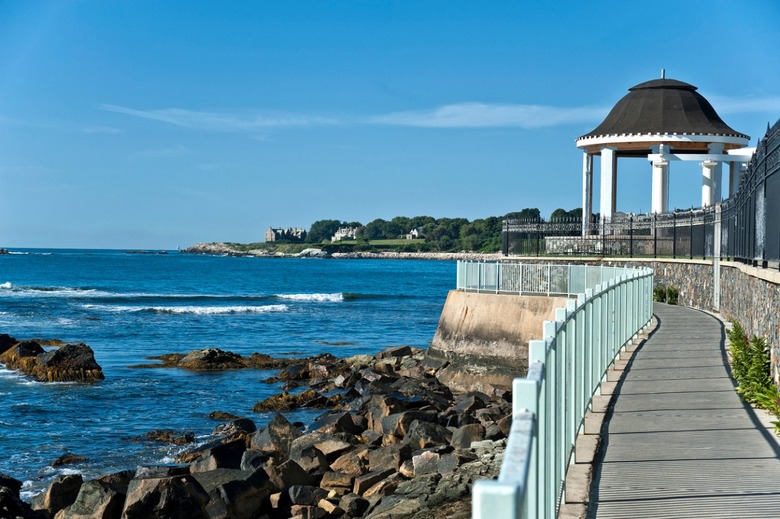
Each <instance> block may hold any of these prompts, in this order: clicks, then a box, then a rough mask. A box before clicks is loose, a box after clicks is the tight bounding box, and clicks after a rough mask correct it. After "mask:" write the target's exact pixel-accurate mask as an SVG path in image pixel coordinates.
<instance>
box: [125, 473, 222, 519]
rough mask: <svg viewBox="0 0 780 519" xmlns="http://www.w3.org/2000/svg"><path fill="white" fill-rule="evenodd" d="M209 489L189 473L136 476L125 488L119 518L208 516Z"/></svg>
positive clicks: (196, 518)
mask: <svg viewBox="0 0 780 519" xmlns="http://www.w3.org/2000/svg"><path fill="white" fill-rule="evenodd" d="M208 501H209V495H208V493H207V492H206V491H205V490H204V489H203V487H202V486H201V485H200V483H198V481H197V480H196V479H195V478H194V477H193V476H191V475H181V476H172V477H167V478H144V479H140V478H136V479H133V480H132V481H130V485H129V486H128V488H127V497H126V499H125V507H124V509H123V511H122V519H149V518H168V517H171V518H172V517H187V518H188V519H208V517H209V516H208V513H207V512H206V504H207V503H208Z"/></svg>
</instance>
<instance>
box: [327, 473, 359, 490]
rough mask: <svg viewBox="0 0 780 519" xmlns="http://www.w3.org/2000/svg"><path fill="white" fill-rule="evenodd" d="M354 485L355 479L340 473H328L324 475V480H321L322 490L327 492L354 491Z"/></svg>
mask: <svg viewBox="0 0 780 519" xmlns="http://www.w3.org/2000/svg"><path fill="white" fill-rule="evenodd" d="M354 483H355V477H354V476H350V475H349V474H342V473H340V472H326V473H325V474H323V475H322V480H320V488H324V489H326V490H335V489H349V490H352V485H353V484H354Z"/></svg>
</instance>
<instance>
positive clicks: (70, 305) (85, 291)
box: [0, 250, 455, 496]
mask: <svg viewBox="0 0 780 519" xmlns="http://www.w3.org/2000/svg"><path fill="white" fill-rule="evenodd" d="M454 283H455V263H454V262H445V261H423V260H420V261H415V260H321V259H290V258H236V257H215V256H196V255H187V254H178V253H176V252H171V253H169V254H164V255H161V254H128V253H125V252H123V251H104V250H12V254H10V255H2V256H0V333H8V334H9V335H12V336H14V337H16V338H17V339H29V338H40V339H49V338H57V339H61V340H64V341H68V342H85V343H87V344H89V345H90V346H91V347H92V349H93V350H94V351H95V358H96V360H97V361H98V363H99V364H100V365H101V366H102V367H103V371H104V373H105V376H106V380H105V381H102V382H100V383H96V384H72V383H58V384H44V383H40V382H35V381H33V380H31V379H29V378H27V377H24V376H21V375H19V374H18V373H15V372H11V371H9V370H6V369H4V368H2V367H0V399H2V400H0V401H2V405H0V472H2V473H6V474H8V475H11V476H13V477H16V478H17V479H21V480H24V481H25V488H24V489H23V491H24V492H25V493H26V494H25V495H27V496H29V495H32V494H34V493H36V492H38V491H40V490H41V489H43V488H44V487H45V486H46V484H48V482H49V481H50V480H51V479H52V478H53V477H54V476H56V475H58V474H62V473H72V472H80V473H83V474H84V477H85V479H86V478H90V477H96V476H99V475H103V474H107V473H110V472H115V471H118V470H124V469H128V468H130V469H134V468H135V467H136V466H137V465H140V464H143V463H156V462H170V461H172V460H173V456H175V454H176V453H177V452H178V449H181V448H180V447H171V446H168V445H156V444H149V443H145V442H143V441H141V440H139V437H140V436H142V435H143V434H144V433H146V432H148V431H150V430H153V429H174V430H180V431H192V432H194V433H195V434H196V435H197V436H198V437H199V438H200V439H202V440H204V441H205V439H207V438H208V436H209V434H210V433H211V432H212V431H213V429H214V427H215V426H216V425H218V423H219V422H215V421H213V420H211V419H209V418H208V416H207V415H208V414H209V413H211V412H212V411H217V410H218V411H225V412H229V413H233V414H236V415H241V416H247V417H250V418H252V419H253V420H255V422H256V423H257V424H258V425H263V424H264V423H265V422H266V421H268V420H269V419H270V418H271V416H270V415H264V414H257V413H252V411H251V408H252V406H253V405H254V404H255V403H256V402H257V401H259V400H262V399H264V398H266V397H268V396H270V395H271V394H274V393H276V392H278V391H279V387H278V386H277V385H273V384H271V385H269V384H265V383H263V382H261V381H262V380H263V379H265V378H267V377H269V376H271V375H272V374H273V373H272V372H264V371H254V370H245V371H231V372H220V373H190V372H186V371H182V370H176V369H132V368H130V366H133V365H137V364H142V363H148V362H149V361H148V360H146V357H148V356H150V355H159V354H162V353H171V352H189V351H192V350H196V349H202V348H208V347H218V348H222V349H224V350H229V351H233V352H236V353H240V354H242V355H249V354H251V353H253V352H260V353H266V354H269V355H272V356H279V357H291V356H310V355H314V354H317V353H323V352H329V353H332V354H334V355H336V356H340V357H346V356H351V355H355V354H358V353H375V352H377V351H379V350H381V349H384V348H386V347H388V346H391V345H400V344H408V345H412V346H418V347H426V346H427V344H428V343H429V342H430V341H431V340H432V338H433V335H434V332H435V330H436V325H437V323H438V319H439V315H440V313H441V309H442V307H443V305H444V300H445V298H446V296H447V292H448V290H450V289H451V288H452V287H453V286H454ZM313 415H314V412H312V411H308V412H307V411H301V412H299V413H298V414H297V415H296V416H294V417H293V418H296V419H299V420H302V421H307V420H310V419H311V418H312V417H313ZM66 452H72V453H75V454H79V455H82V456H86V457H87V458H89V461H88V462H85V463H81V464H79V465H76V466H69V467H68V466H66V467H61V468H58V469H54V468H52V467H51V466H50V464H51V463H52V462H53V461H54V460H56V459H57V458H58V457H59V456H61V455H62V454H64V453H66Z"/></svg>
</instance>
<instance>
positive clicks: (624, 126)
mask: <svg viewBox="0 0 780 519" xmlns="http://www.w3.org/2000/svg"><path fill="white" fill-rule="evenodd" d="M749 141H750V137H749V136H747V135H745V134H743V133H739V132H737V131H735V130H734V129H732V128H731V127H730V126H728V125H727V124H726V123H724V122H723V120H722V119H721V118H720V116H718V114H717V113H716V112H715V109H714V108H713V107H712V105H711V104H710V103H709V101H707V100H706V99H705V98H704V97H703V96H702V95H701V94H699V93H698V92H696V87H695V86H693V85H690V84H688V83H684V82H682V81H677V80H675V79H665V78H662V79H654V80H652V81H646V82H644V83H640V84H639V85H636V86H634V87H632V88H630V89H629V92H628V94H627V95H625V96H624V97H623V98H622V99H621V100H620V101H618V102H617V104H616V105H615V107H614V108H612V111H610V112H609V115H607V117H606V119H604V121H603V122H602V123H601V124H600V125H598V126H597V127H596V128H595V129H594V130H592V131H591V132H589V133H587V134H586V135H583V136H582V137H580V138H578V139H577V147H578V148H584V149H585V150H586V151H589V152H595V151H598V149H600V148H602V147H604V146H610V147H614V148H616V149H617V151H618V153H619V154H620V153H621V151H622V152H629V151H640V150H644V151H646V150H648V148H649V147H650V146H652V145H654V144H668V145H670V146H672V147H673V148H674V149H675V150H676V152H686V151H688V152H690V153H702V152H704V153H706V152H707V146H708V144H710V143H722V144H723V148H724V150H725V149H733V148H742V147H744V146H747V144H748V142H749Z"/></svg>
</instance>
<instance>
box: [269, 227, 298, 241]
mask: <svg viewBox="0 0 780 519" xmlns="http://www.w3.org/2000/svg"><path fill="white" fill-rule="evenodd" d="M305 239H306V231H305V230H304V229H302V228H300V227H287V228H285V229H281V228H280V229H274V228H273V227H269V228H268V230H267V231H265V241H266V242H272V241H303V240H305Z"/></svg>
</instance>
